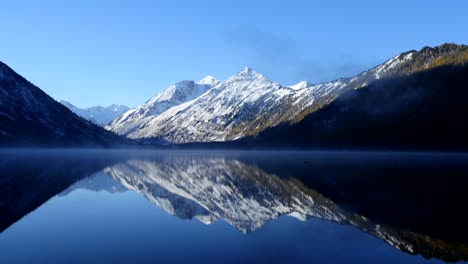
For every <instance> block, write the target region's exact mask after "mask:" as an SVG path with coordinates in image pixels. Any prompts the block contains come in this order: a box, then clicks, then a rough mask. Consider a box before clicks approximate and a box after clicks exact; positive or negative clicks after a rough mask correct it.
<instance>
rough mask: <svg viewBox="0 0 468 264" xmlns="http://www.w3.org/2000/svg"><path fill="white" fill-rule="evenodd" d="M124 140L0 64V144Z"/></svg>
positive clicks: (73, 143) (56, 143)
mask: <svg viewBox="0 0 468 264" xmlns="http://www.w3.org/2000/svg"><path fill="white" fill-rule="evenodd" d="M123 141H124V140H123V138H121V137H118V136H117V135H115V134H114V133H111V132H109V131H107V130H105V129H103V128H101V127H99V126H96V125H95V124H92V123H91V122H88V121H85V120H83V119H82V118H79V117H78V116H77V115H76V114H74V113H72V112H71V111H70V110H69V109H67V108H66V107H65V106H63V105H62V104H60V103H58V102H56V101H55V100H54V99H52V98H51V97H50V96H48V95H47V94H46V93H44V92H43V91H42V90H41V89H39V88H38V87H36V86H35V85H34V84H32V83H30V82H29V81H27V80H26V79H25V78H23V77H22V76H20V75H19V74H17V73H16V72H14V71H13V70H12V69H11V68H10V67H8V66H7V65H5V64H3V63H2V62H0V145H47V146H49V147H50V146H53V145H80V146H83V145H110V144H114V143H118V142H120V143H122V142H123Z"/></svg>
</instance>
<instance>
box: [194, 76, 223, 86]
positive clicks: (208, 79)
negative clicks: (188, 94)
mask: <svg viewBox="0 0 468 264" xmlns="http://www.w3.org/2000/svg"><path fill="white" fill-rule="evenodd" d="M219 83H220V81H219V80H217V79H216V78H215V77H213V76H211V75H208V76H206V77H205V78H203V79H201V80H200V81H198V82H197V84H203V85H211V86H216V85H218V84H219Z"/></svg>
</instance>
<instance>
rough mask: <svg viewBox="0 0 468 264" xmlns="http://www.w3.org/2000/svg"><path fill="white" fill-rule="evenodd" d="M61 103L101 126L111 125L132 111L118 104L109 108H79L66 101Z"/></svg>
mask: <svg viewBox="0 0 468 264" xmlns="http://www.w3.org/2000/svg"><path fill="white" fill-rule="evenodd" d="M60 103H61V104H63V105H64V106H66V107H67V108H68V109H70V110H71V111H72V112H73V113H75V114H77V115H79V116H81V117H83V118H84V119H86V120H88V121H91V122H93V123H95V124H97V125H100V126H105V125H107V124H109V123H110V121H112V120H113V119H114V118H116V117H118V116H121V115H122V114H123V113H125V112H127V111H128V110H129V109H130V108H128V107H126V106H125V105H116V104H113V105H110V106H108V107H103V106H93V107H87V108H79V107H76V106H74V105H73V104H71V103H70V102H67V101H64V100H62V101H60Z"/></svg>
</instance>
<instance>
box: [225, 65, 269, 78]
mask: <svg viewBox="0 0 468 264" xmlns="http://www.w3.org/2000/svg"><path fill="white" fill-rule="evenodd" d="M231 78H236V79H238V78H240V79H267V78H266V77H265V76H264V75H263V74H261V73H259V72H257V71H255V70H254V69H252V68H249V67H244V68H243V69H242V70H241V71H240V72H238V73H236V74H235V75H234V76H233V77H231Z"/></svg>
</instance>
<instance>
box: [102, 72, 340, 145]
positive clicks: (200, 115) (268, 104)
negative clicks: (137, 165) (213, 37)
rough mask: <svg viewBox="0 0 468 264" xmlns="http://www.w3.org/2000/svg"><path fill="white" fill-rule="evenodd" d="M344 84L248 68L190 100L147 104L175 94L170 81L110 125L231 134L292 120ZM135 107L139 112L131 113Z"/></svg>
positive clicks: (132, 131) (176, 133) (154, 133)
mask: <svg viewBox="0 0 468 264" xmlns="http://www.w3.org/2000/svg"><path fill="white" fill-rule="evenodd" d="M342 85H344V83H343V82H341V81H337V82H331V83H327V84H322V85H319V86H317V87H315V89H300V90H295V89H291V88H289V87H283V86H281V85H280V84H278V83H275V82H272V81H270V80H269V79H267V78H266V77H265V76H264V75H262V74H260V73H258V72H256V71H254V70H253V69H250V68H244V69H243V70H242V71H240V72H239V73H237V74H236V75H234V76H232V77H231V78H229V79H227V80H226V81H224V82H221V83H219V84H217V85H215V86H213V87H211V88H210V89H209V90H207V92H206V93H203V94H202V95H200V96H198V97H190V99H192V100H190V101H189V100H187V102H184V103H180V104H178V105H175V106H172V107H171V106H167V105H165V107H164V108H163V109H158V111H148V110H147V109H148V107H147V106H148V105H151V106H152V105H153V104H152V102H153V101H157V102H159V100H157V99H159V97H160V96H161V94H166V93H170V94H172V93H171V91H172V89H173V88H172V87H169V88H168V89H167V90H165V91H164V92H162V93H161V94H158V95H156V96H155V97H154V99H152V100H150V101H149V102H148V103H146V104H145V105H143V106H142V107H139V108H137V109H135V110H130V111H129V112H127V113H125V114H124V115H122V116H121V117H120V118H118V119H116V120H115V121H114V122H112V124H111V125H110V126H108V129H110V130H112V131H114V132H117V133H120V134H124V135H126V136H128V137H130V138H150V137H161V138H164V139H166V140H168V141H172V142H177V143H185V142H207V141H224V140H232V139H237V138H240V137H243V136H246V135H251V134H255V133H257V132H258V131H261V130H263V129H265V128H267V127H270V126H274V125H277V124H279V123H280V122H284V121H289V120H292V118H294V117H295V116H296V115H298V114H300V113H301V112H302V111H303V109H305V108H307V107H309V106H310V105H311V104H313V102H314V100H315V97H316V96H317V95H320V96H324V95H326V94H328V93H330V92H331V91H332V90H333V89H336V88H337V87H340V86H342ZM179 102H181V101H179ZM150 109H153V108H150ZM135 112H138V113H139V114H138V115H132V114H134V113H135ZM130 115H132V116H130ZM121 120H124V121H125V122H126V123H129V124H130V125H127V124H125V122H120V121H121Z"/></svg>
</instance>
